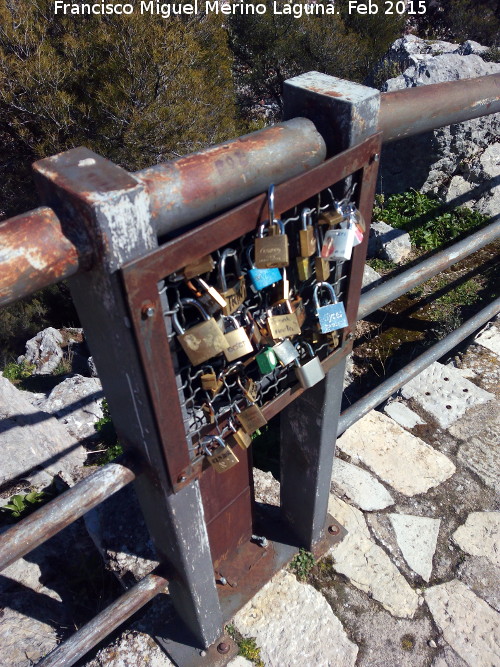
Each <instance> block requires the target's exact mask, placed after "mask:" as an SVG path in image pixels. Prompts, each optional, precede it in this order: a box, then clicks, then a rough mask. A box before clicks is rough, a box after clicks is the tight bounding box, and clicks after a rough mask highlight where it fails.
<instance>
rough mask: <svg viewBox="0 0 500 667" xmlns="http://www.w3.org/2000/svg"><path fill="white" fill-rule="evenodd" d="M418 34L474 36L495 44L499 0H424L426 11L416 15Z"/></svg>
mask: <svg viewBox="0 0 500 667" xmlns="http://www.w3.org/2000/svg"><path fill="white" fill-rule="evenodd" d="M417 25H418V29H419V35H420V36H421V37H432V38H435V39H446V40H448V41H459V42H463V41H465V40H467V39H472V40H475V41H476V42H479V43H480V44H483V45H485V46H494V45H496V46H498V45H499V40H500V4H499V3H498V1H497V0H440V2H435V3H427V12H426V13H425V14H424V15H422V16H419V17H418V19H417Z"/></svg>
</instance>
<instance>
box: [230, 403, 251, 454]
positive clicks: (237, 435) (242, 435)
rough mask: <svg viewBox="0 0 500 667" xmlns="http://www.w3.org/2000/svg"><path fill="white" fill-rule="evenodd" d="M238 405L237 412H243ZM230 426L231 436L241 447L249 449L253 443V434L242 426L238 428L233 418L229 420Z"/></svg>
mask: <svg viewBox="0 0 500 667" xmlns="http://www.w3.org/2000/svg"><path fill="white" fill-rule="evenodd" d="M235 407H236V413H237V414H238V412H239V413H241V410H240V409H239V408H238V406H235ZM227 425H228V428H229V429H230V433H231V437H232V438H233V439H234V440H235V442H236V444H238V445H239V446H240V447H241V449H248V448H249V447H250V445H251V444H252V436H251V435H250V434H249V433H247V432H246V431H245V430H244V429H243V428H242V427H240V428H237V427H236V426H235V424H234V422H233V420H232V419H231V418H229V421H228V424H227Z"/></svg>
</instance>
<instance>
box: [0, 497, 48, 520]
mask: <svg viewBox="0 0 500 667" xmlns="http://www.w3.org/2000/svg"><path fill="white" fill-rule="evenodd" d="M45 500H47V494H45V493H44V492H43V491H31V492H30V493H26V494H21V493H16V494H15V495H14V496H12V497H11V498H9V502H8V503H7V504H6V505H4V506H3V507H0V512H2V513H3V514H4V515H6V516H7V519H8V520H9V521H11V522H12V521H17V520H18V519H22V518H23V517H25V516H27V515H28V514H31V512H33V511H34V510H35V509H37V505H40V503H43V502H45Z"/></svg>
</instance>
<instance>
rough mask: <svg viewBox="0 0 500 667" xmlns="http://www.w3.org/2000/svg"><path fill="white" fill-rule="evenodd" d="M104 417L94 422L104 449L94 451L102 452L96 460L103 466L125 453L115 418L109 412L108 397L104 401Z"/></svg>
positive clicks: (97, 463) (96, 462)
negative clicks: (119, 439) (118, 435)
mask: <svg viewBox="0 0 500 667" xmlns="http://www.w3.org/2000/svg"><path fill="white" fill-rule="evenodd" d="M101 406H102V417H101V419H99V420H97V421H96V423H95V424H94V428H95V430H96V431H97V432H98V434H99V440H100V442H101V444H102V445H104V449H102V450H98V451H97V452H93V453H100V456H99V457H98V458H97V460H96V461H95V464H96V465H100V466H103V465H105V464H106V463H110V462H111V461H113V459H116V457H117V456H119V455H120V454H122V453H123V448H122V446H121V445H120V443H119V442H118V437H117V435H116V431H115V427H114V424H113V420H112V419H111V414H110V412H109V407H108V402H107V401H106V399H103V401H102V404H101ZM101 452H102V453H101Z"/></svg>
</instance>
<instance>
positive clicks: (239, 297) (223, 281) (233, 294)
mask: <svg viewBox="0 0 500 667" xmlns="http://www.w3.org/2000/svg"><path fill="white" fill-rule="evenodd" d="M228 257H232V258H233V260H234V270H235V276H236V280H235V281H234V283H233V284H232V285H231V286H230V287H228V284H227V277H226V261H227V258H228ZM219 286H220V289H221V294H222V296H223V297H224V299H225V300H226V301H227V306H226V307H224V308H223V309H222V312H223V314H224V315H232V314H233V313H234V312H235V311H236V310H238V308H239V307H240V306H241V304H242V303H243V301H245V299H246V296H247V285H246V282H245V277H244V276H243V274H242V273H241V267H240V262H239V260H238V253H237V251H236V250H234V248H226V249H225V250H224V251H223V253H222V256H221V259H220V264H219Z"/></svg>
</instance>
